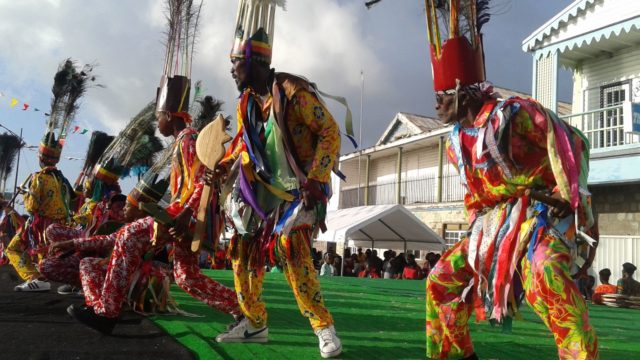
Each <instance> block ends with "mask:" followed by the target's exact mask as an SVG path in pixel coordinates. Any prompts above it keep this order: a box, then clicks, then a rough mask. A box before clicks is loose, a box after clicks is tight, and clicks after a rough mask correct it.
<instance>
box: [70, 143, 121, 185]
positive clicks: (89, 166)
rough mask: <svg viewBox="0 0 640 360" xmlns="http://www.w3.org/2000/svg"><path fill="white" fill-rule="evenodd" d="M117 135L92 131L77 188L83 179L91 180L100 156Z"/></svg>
mask: <svg viewBox="0 0 640 360" xmlns="http://www.w3.org/2000/svg"><path fill="white" fill-rule="evenodd" d="M114 138H115V137H114V136H111V135H108V134H107V133H105V132H102V131H94V132H92V133H91V140H89V146H88V147H87V154H86V156H85V160H84V165H82V170H81V171H80V175H79V176H78V179H77V180H76V183H75V188H76V189H78V188H79V187H80V186H81V185H84V184H83V181H84V180H85V179H86V180H90V179H91V177H92V175H93V174H92V173H93V167H94V166H95V165H96V164H97V163H98V160H99V159H100V156H102V154H103V153H104V151H105V150H106V149H107V147H109V145H110V144H111V142H112V141H113V139H114Z"/></svg>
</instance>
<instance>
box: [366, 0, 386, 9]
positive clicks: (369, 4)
mask: <svg viewBox="0 0 640 360" xmlns="http://www.w3.org/2000/svg"><path fill="white" fill-rule="evenodd" d="M380 1H382V0H371V1H367V2H365V3H364V6H366V7H367V9H371V7H372V6H374V5H375V4H377V3H379V2H380Z"/></svg>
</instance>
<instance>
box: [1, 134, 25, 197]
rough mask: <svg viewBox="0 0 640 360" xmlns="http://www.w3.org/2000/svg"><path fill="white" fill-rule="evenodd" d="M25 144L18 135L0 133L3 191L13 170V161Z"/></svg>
mask: <svg viewBox="0 0 640 360" xmlns="http://www.w3.org/2000/svg"><path fill="white" fill-rule="evenodd" d="M23 145H24V143H23V142H22V140H20V138H19V137H18V136H16V135H13V134H7V133H4V134H1V135H0V182H1V183H2V192H4V189H5V184H6V182H7V179H8V177H9V174H11V171H12V170H13V163H14V162H15V160H16V157H17V156H18V153H19V152H20V149H22V147H23Z"/></svg>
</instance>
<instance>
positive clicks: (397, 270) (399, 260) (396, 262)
mask: <svg viewBox="0 0 640 360" xmlns="http://www.w3.org/2000/svg"><path fill="white" fill-rule="evenodd" d="M406 265H407V260H405V258H404V253H400V254H398V256H395V257H394V258H393V260H391V266H392V267H393V279H402V272H403V271H404V267H405V266H406Z"/></svg>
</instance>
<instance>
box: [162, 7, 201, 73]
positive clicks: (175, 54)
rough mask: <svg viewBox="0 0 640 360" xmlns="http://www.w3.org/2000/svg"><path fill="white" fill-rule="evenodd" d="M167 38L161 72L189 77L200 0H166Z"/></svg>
mask: <svg viewBox="0 0 640 360" xmlns="http://www.w3.org/2000/svg"><path fill="white" fill-rule="evenodd" d="M166 9H167V10H166V11H167V25H168V26H167V28H168V30H167V33H166V35H167V40H166V43H165V46H166V49H165V64H164V69H163V74H165V75H167V76H173V75H184V76H186V77H188V78H191V59H192V56H193V51H194V47H195V46H194V45H195V41H196V33H197V27H198V22H199V18H200V10H201V9H202V1H199V2H198V4H197V5H195V4H194V0H167V2H166Z"/></svg>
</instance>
